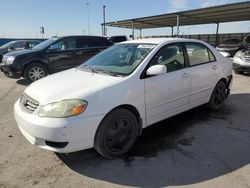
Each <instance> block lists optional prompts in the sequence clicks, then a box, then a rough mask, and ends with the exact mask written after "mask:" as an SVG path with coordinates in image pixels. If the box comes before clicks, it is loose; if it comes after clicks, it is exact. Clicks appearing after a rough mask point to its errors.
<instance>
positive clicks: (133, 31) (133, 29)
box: [132, 20, 135, 40]
mask: <svg viewBox="0 0 250 188" xmlns="http://www.w3.org/2000/svg"><path fill="white" fill-rule="evenodd" d="M132 39H133V40H134V39H135V28H134V20H132Z"/></svg>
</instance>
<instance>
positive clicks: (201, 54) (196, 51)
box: [185, 43, 215, 66]
mask: <svg viewBox="0 0 250 188" xmlns="http://www.w3.org/2000/svg"><path fill="white" fill-rule="evenodd" d="M185 46H186V49H187V53H188V57H189V65H190V66H196V65H200V64H204V63H209V62H213V61H215V57H214V55H213V53H212V52H211V51H210V50H209V49H208V48H207V47H206V46H204V45H202V44H199V43H187V44H185Z"/></svg>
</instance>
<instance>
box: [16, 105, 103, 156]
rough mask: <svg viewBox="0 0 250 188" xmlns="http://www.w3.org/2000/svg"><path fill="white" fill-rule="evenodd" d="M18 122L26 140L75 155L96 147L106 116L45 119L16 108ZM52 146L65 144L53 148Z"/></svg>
mask: <svg viewBox="0 0 250 188" xmlns="http://www.w3.org/2000/svg"><path fill="white" fill-rule="evenodd" d="M14 113H15V119H16V121H17V123H18V127H19V129H20V131H21V132H22V134H23V135H24V137H25V138H26V139H27V140H28V141H29V142H30V143H31V144H33V145H36V146H38V147H40V148H43V149H46V150H51V151H54V152H59V153H69V152H75V151H79V150H83V149H88V148H92V147H93V146H94V137H95V133H96V130H97V128H98V126H99V124H100V122H101V120H102V119H103V117H104V115H97V116H91V117H85V118H79V117H70V118H42V117H39V116H38V115H37V114H34V113H35V112H34V113H32V114H30V113H28V112H25V111H23V110H22V108H21V105H20V102H19V100H18V101H17V102H16V103H15V105H14ZM51 143H59V144H60V143H64V144H63V147H61V146H56V145H54V146H51Z"/></svg>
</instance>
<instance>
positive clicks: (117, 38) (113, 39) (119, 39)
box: [109, 35, 128, 43]
mask: <svg viewBox="0 0 250 188" xmlns="http://www.w3.org/2000/svg"><path fill="white" fill-rule="evenodd" d="M127 40H128V39H127V37H126V36H125V35H120V36H111V37H109V41H111V42H112V43H119V42H124V41H127Z"/></svg>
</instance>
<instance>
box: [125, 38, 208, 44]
mask: <svg viewBox="0 0 250 188" xmlns="http://www.w3.org/2000/svg"><path fill="white" fill-rule="evenodd" d="M166 42H199V43H203V42H202V41H200V40H195V39H186V38H146V39H137V40H131V41H126V42H122V43H147V44H161V43H166Z"/></svg>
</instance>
